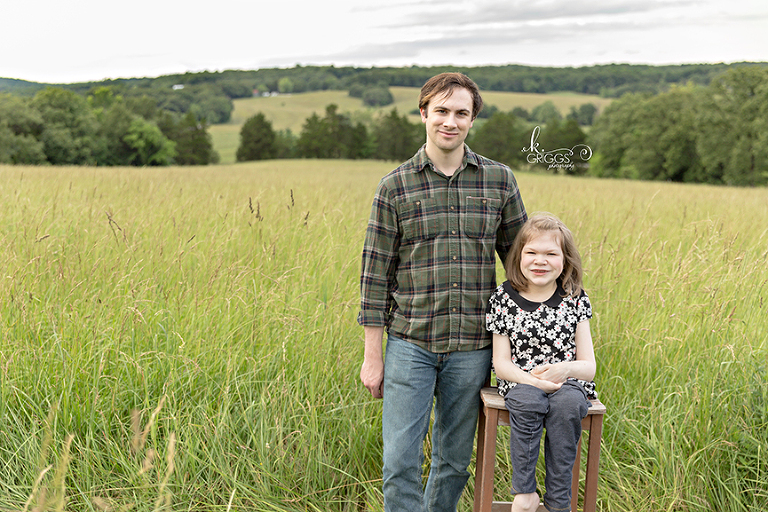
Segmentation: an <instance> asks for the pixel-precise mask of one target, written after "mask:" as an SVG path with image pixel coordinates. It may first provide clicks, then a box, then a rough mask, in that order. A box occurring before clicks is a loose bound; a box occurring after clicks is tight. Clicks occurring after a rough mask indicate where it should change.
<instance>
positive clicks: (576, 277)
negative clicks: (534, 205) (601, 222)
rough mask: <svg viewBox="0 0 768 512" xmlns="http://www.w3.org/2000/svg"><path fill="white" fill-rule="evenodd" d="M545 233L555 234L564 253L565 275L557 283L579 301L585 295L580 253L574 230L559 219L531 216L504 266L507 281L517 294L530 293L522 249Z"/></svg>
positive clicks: (538, 215)
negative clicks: (522, 267) (524, 272)
mask: <svg viewBox="0 0 768 512" xmlns="http://www.w3.org/2000/svg"><path fill="white" fill-rule="evenodd" d="M542 233H555V236H556V237H557V239H558V241H559V242H560V249H561V250H562V251H563V273H562V274H560V277H558V278H557V282H558V284H560V286H562V287H563V290H565V293H566V296H568V297H578V296H579V295H580V294H581V291H582V284H581V278H582V274H583V270H582V267H581V256H580V255H579V250H578V248H577V247H576V242H575V240H574V238H573V233H571V230H570V229H568V228H567V227H566V226H565V224H563V222H562V221H561V220H560V219H558V218H557V217H555V216H554V215H552V214H549V213H538V214H535V215H532V216H531V218H530V219H528V221H527V222H526V223H525V224H523V227H522V228H521V229H520V232H519V233H518V234H517V237H515V241H514V243H513V244H512V247H511V248H510V250H509V253H508V254H507V261H506V262H505V264H504V267H505V270H506V274H507V279H508V280H509V282H510V284H511V285H512V287H513V288H514V289H515V290H526V289H528V279H526V278H525V277H524V276H523V273H522V271H521V270H520V259H521V257H522V253H523V247H525V245H526V244H527V243H528V242H530V241H531V240H533V239H534V238H535V237H536V236H538V235H540V234H542Z"/></svg>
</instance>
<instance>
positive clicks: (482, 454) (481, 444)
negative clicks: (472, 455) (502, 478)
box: [472, 406, 488, 512]
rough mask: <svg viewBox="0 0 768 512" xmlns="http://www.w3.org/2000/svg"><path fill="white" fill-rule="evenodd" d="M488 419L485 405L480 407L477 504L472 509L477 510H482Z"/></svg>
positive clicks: (476, 469) (476, 484) (476, 462)
mask: <svg viewBox="0 0 768 512" xmlns="http://www.w3.org/2000/svg"><path fill="white" fill-rule="evenodd" d="M487 424H488V419H487V418H486V417H485V407H483V406H481V407H480V414H478V418H477V456H476V460H475V506H474V508H473V509H472V510H473V511H475V512H478V511H479V510H480V506H481V505H480V503H481V501H482V492H481V489H482V488H483V485H482V480H483V464H484V461H485V428H486V425H487Z"/></svg>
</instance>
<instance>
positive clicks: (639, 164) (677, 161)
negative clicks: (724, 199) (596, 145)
mask: <svg viewBox="0 0 768 512" xmlns="http://www.w3.org/2000/svg"><path fill="white" fill-rule="evenodd" d="M694 92H695V91H694V90H693V89H692V88H682V87H680V88H675V89H673V90H671V91H670V92H667V93H663V94H660V95H658V96H653V97H650V98H647V99H645V100H644V101H643V102H642V103H641V104H640V105H638V108H639V110H640V112H641V115H640V116H638V118H637V119H636V121H635V124H634V126H633V127H632V130H631V132H630V133H629V134H628V136H629V140H628V147H627V150H626V152H625V154H624V156H623V158H622V165H623V166H624V167H630V166H631V167H632V168H633V169H634V171H633V172H632V174H633V175H634V176H635V177H637V178H639V179H643V180H669V181H699V180H701V178H702V174H701V170H702V169H701V160H700V159H699V156H698V154H697V152H696V132H697V129H696V123H695V116H696V111H695V109H696V105H697V95H695V94H694ZM704 181H708V180H704Z"/></svg>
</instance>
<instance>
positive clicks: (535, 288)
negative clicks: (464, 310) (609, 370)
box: [486, 215, 597, 512]
mask: <svg viewBox="0 0 768 512" xmlns="http://www.w3.org/2000/svg"><path fill="white" fill-rule="evenodd" d="M505 267H506V275H507V281H505V282H504V284H502V285H501V286H499V287H498V288H496V290H495V291H494V293H493V295H492V296H491V298H490V300H489V303H488V310H487V313H486V326H487V329H488V330H489V331H491V332H492V333H493V367H494V371H495V372H496V377H497V380H498V386H499V393H500V394H501V395H502V396H504V398H505V403H506V406H507V409H508V410H509V421H510V424H511V439H510V450H511V461H512V493H513V494H515V499H514V501H513V503H512V510H513V512H527V511H535V510H536V509H537V508H538V506H539V495H538V494H537V493H536V461H537V460H538V458H539V442H540V439H541V434H542V430H543V429H544V428H546V429H547V434H546V437H545V440H544V461H545V464H546V479H545V482H544V483H545V490H546V493H545V494H544V506H545V507H546V508H547V510H549V511H550V512H560V511H569V510H570V506H571V471H572V469H573V464H574V462H575V460H576V449H577V447H578V443H579V438H580V437H581V420H582V419H583V418H584V416H586V414H587V409H588V408H589V406H590V403H589V401H588V398H597V395H596V394H595V385H594V383H593V382H591V380H592V379H593V378H594V376H595V354H594V350H593V348H592V335H591V334H590V331H589V319H590V318H591V317H592V307H591V305H590V302H589V298H588V297H587V294H586V293H585V292H584V290H583V289H582V285H581V276H582V268H581V257H580V256H579V252H578V250H577V249H576V244H575V243H574V240H573V235H572V234H571V232H570V230H569V229H568V228H567V227H565V225H564V224H563V223H562V222H561V221H560V220H559V219H557V218H556V217H554V216H551V215H535V216H533V217H531V218H530V219H529V220H528V222H527V223H526V224H525V225H524V226H523V227H522V229H521V230H520V232H519V233H518V235H517V238H516V239H515V242H514V245H513V246H512V248H511V249H510V252H509V255H508V256H507V261H506V265H505Z"/></svg>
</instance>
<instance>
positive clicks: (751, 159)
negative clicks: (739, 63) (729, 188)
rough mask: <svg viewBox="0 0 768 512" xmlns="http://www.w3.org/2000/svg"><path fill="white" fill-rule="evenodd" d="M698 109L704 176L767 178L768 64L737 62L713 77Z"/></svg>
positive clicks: (750, 181)
mask: <svg viewBox="0 0 768 512" xmlns="http://www.w3.org/2000/svg"><path fill="white" fill-rule="evenodd" d="M698 113H699V115H698V116H697V120H696V121H697V122H696V124H697V126H698V128H699V129H698V138H697V141H696V149H697V151H698V153H699V155H700V158H701V163H702V165H703V168H704V171H703V174H704V177H705V179H707V180H708V181H715V180H717V178H720V180H722V182H723V183H725V184H728V185H762V184H765V183H768V173H767V172H766V169H768V160H766V152H765V143H766V142H767V141H768V115H767V114H768V69H766V68H762V67H739V68H735V69H732V70H731V71H729V72H727V73H725V74H723V75H722V76H720V77H719V78H717V79H715V80H714V81H713V82H712V83H711V84H710V86H709V87H708V88H707V94H706V95H705V96H704V98H703V100H702V101H701V104H700V108H699V110H698Z"/></svg>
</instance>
